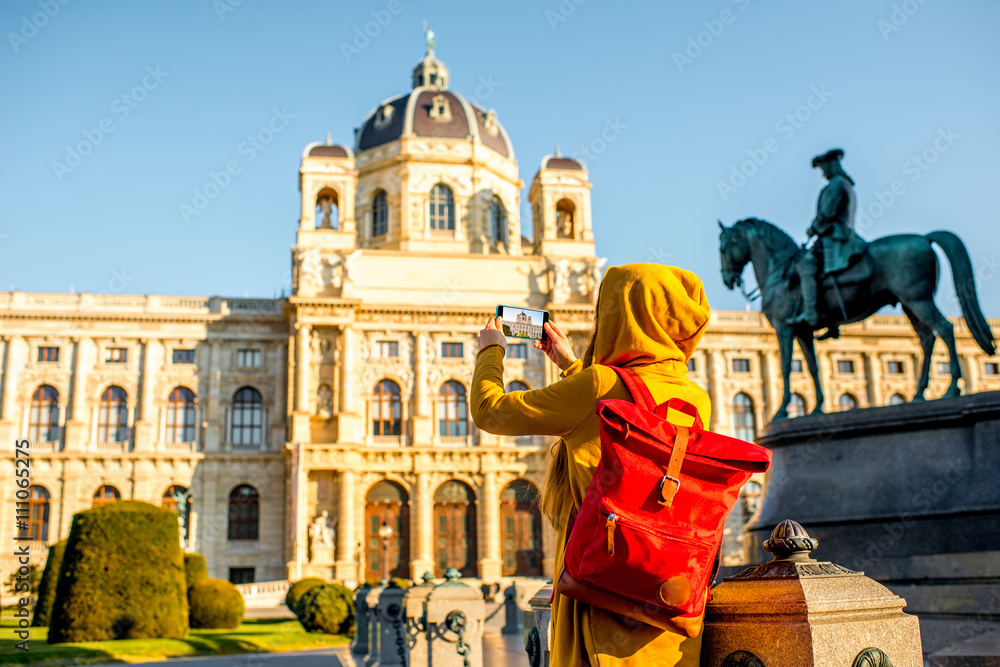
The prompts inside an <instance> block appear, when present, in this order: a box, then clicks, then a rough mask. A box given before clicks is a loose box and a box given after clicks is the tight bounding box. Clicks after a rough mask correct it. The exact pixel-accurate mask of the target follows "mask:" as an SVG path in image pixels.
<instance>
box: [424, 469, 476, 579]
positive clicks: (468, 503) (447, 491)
mask: <svg viewBox="0 0 1000 667" xmlns="http://www.w3.org/2000/svg"><path fill="white" fill-rule="evenodd" d="M477 544H478V537H477V535H476V496H475V494H474V493H473V492H472V489H470V488H469V485H468V484H465V483H464V482H459V481H457V480H451V481H449V482H445V483H444V484H442V485H441V486H439V487H438V490H437V492H436V493H435V494H434V569H435V570H436V572H437V576H439V577H443V576H444V573H445V571H446V570H447V569H448V568H452V567H453V568H455V569H456V570H458V571H459V572H461V573H462V575H463V576H466V577H474V576H476V561H477V559H478V558H477V549H476V545H477Z"/></svg>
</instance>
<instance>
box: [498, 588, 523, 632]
mask: <svg viewBox="0 0 1000 667" xmlns="http://www.w3.org/2000/svg"><path fill="white" fill-rule="evenodd" d="M523 597H524V591H523V590H521V588H520V587H519V586H518V585H517V584H516V583H514V584H511V585H510V586H508V587H507V590H505V591H504V592H503V606H504V610H503V613H504V625H503V628H501V630H500V633H501V634H504V635H520V634H523V633H524V610H523V609H521V605H520V602H521V599H522V598H523Z"/></svg>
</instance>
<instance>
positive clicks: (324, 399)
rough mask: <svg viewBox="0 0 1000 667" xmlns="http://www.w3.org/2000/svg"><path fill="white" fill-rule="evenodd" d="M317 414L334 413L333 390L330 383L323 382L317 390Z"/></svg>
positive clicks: (323, 415)
mask: <svg viewBox="0 0 1000 667" xmlns="http://www.w3.org/2000/svg"><path fill="white" fill-rule="evenodd" d="M316 414H317V415H319V416H320V417H330V416H332V415H333V390H332V389H330V385H328V384H321V385H320V386H319V391H318V392H316Z"/></svg>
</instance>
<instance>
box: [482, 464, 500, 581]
mask: <svg viewBox="0 0 1000 667" xmlns="http://www.w3.org/2000/svg"><path fill="white" fill-rule="evenodd" d="M479 502H480V503H482V508H483V547H485V548H484V558H482V559H481V560H480V561H479V572H480V576H481V577H482V578H483V580H484V581H499V580H500V576H501V572H500V563H501V560H500V495H499V493H498V492H497V475H496V473H495V472H487V473H485V474H484V475H483V494H482V497H481V498H480V499H479Z"/></svg>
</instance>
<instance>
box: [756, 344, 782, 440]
mask: <svg viewBox="0 0 1000 667" xmlns="http://www.w3.org/2000/svg"><path fill="white" fill-rule="evenodd" d="M779 366H780V362H779V360H778V359H777V357H776V356H775V353H774V352H773V351H771V350H767V351H765V352H761V353H760V367H761V371H762V372H761V380H762V381H763V384H764V404H765V408H764V422H763V423H765V424H766V423H767V422H769V421H770V418H771V417H772V416H773V415H774V413H775V412H777V411H778V406H779V405H781V395H782V393H783V391H784V388H785V387H784V379H783V378H782V377H781V368H780V367H779Z"/></svg>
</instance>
